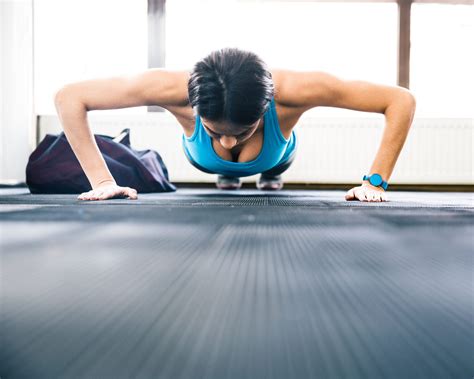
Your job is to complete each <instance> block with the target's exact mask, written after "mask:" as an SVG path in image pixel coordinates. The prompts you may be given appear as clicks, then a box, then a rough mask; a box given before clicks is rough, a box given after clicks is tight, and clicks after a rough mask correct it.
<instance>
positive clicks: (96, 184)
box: [92, 178, 117, 189]
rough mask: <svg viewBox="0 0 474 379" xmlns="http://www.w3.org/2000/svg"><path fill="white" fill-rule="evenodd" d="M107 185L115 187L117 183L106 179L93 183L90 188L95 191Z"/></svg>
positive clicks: (111, 179)
mask: <svg viewBox="0 0 474 379" xmlns="http://www.w3.org/2000/svg"><path fill="white" fill-rule="evenodd" d="M109 185H117V183H116V182H115V180H114V179H113V178H107V179H102V180H100V181H98V182H97V183H95V184H94V185H93V186H92V188H93V189H96V188H99V187H104V186H109Z"/></svg>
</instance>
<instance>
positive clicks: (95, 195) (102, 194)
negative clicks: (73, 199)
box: [77, 186, 138, 200]
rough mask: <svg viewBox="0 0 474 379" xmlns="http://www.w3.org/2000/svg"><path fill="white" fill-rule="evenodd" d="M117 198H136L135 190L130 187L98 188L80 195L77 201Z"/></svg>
mask: <svg viewBox="0 0 474 379" xmlns="http://www.w3.org/2000/svg"><path fill="white" fill-rule="evenodd" d="M118 197H127V198H129V199H131V200H136V199H137V198H138V193H137V190H135V189H133V188H130V187H119V186H111V187H105V188H98V189H95V190H91V191H89V192H84V193H81V194H80V195H79V196H78V197H77V199H78V200H107V199H113V198H118Z"/></svg>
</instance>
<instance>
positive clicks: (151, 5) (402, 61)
mask: <svg viewBox="0 0 474 379" xmlns="http://www.w3.org/2000/svg"><path fill="white" fill-rule="evenodd" d="M147 1H148V67H149V68H153V67H162V68H163V67H164V66H165V57H166V35H165V33H166V0H147ZM240 1H241V2H252V1H255V0H240ZM259 1H265V2H282V1H283V2H287V1H288V0H259ZM303 1H308V2H319V3H336V2H337V3H381V2H383V3H397V4H398V44H397V46H398V55H397V56H398V59H397V60H398V62H397V84H398V85H399V86H401V87H405V88H407V89H409V88H410V38H411V32H410V20H411V5H412V4H413V3H423V4H452V5H457V4H466V5H473V4H474V0H303ZM148 111H149V112H156V111H163V108H160V107H155V106H152V107H148Z"/></svg>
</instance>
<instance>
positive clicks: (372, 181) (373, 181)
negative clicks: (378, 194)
mask: <svg viewBox="0 0 474 379" xmlns="http://www.w3.org/2000/svg"><path fill="white" fill-rule="evenodd" d="M369 182H370V184H372V185H373V186H379V185H381V184H382V182H383V180H382V177H381V176H380V175H379V174H373V175H372V176H371V177H370V179H369Z"/></svg>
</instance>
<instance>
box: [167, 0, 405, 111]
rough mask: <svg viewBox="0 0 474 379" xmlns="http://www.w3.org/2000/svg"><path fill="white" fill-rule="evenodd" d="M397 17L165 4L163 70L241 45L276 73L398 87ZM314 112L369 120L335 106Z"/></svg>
mask: <svg viewBox="0 0 474 379" xmlns="http://www.w3.org/2000/svg"><path fill="white" fill-rule="evenodd" d="M397 17H398V11H397V4H396V3H356V4H354V3H352V4H351V3H345V4H344V3H334V4H330V3H317V2H291V1H288V2H256V1H255V2H243V1H222V0H212V1H195V0H194V1H193V0H173V1H168V2H167V5H166V67H168V68H178V69H190V68H192V66H193V64H194V63H195V62H196V61H198V60H199V59H201V58H203V57H204V56H205V55H207V54H208V53H209V52H210V51H212V50H215V49H219V48H222V47H238V48H242V49H247V50H251V51H254V52H255V53H257V54H259V55H260V56H261V57H262V58H263V59H264V60H265V61H266V62H267V63H268V65H269V66H270V67H274V68H288V69H296V70H318V71H327V72H329V73H332V74H334V75H338V76H340V77H342V78H346V79H355V80H368V81H373V82H378V83H384V84H390V85H395V84H396V80H397ZM311 112H314V115H321V116H325V117H327V116H328V115H329V116H333V115H335V116H339V115H340V116H351V117H352V116H355V115H356V114H358V115H360V116H364V117H367V116H368V114H367V113H364V112H354V111H352V110H343V109H337V108H318V109H315V110H312V111H311Z"/></svg>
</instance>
